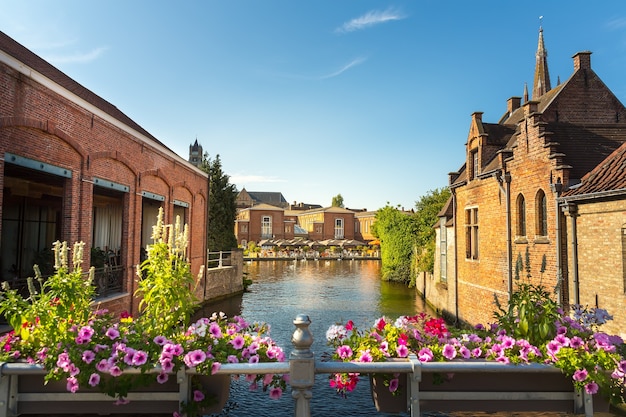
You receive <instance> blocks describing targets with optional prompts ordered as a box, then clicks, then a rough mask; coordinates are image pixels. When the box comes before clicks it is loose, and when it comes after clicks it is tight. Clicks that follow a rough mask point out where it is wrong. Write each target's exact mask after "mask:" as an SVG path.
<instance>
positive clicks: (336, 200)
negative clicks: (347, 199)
mask: <svg viewBox="0 0 626 417" xmlns="http://www.w3.org/2000/svg"><path fill="white" fill-rule="evenodd" d="M331 206H332V207H341V208H343V207H344V206H343V197H342V196H341V194H337V195H336V196H334V197H333V202H332V203H331Z"/></svg>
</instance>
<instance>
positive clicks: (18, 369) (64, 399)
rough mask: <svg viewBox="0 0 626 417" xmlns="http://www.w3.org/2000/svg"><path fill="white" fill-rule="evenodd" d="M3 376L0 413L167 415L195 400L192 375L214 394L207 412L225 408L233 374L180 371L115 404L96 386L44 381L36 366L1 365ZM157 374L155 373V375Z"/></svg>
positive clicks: (0, 384)
mask: <svg viewBox="0 0 626 417" xmlns="http://www.w3.org/2000/svg"><path fill="white" fill-rule="evenodd" d="M1 371H2V377H1V379H0V416H17V415H28V414H78V413H94V412H95V411H97V413H98V414H102V415H106V414H120V413H123V414H148V415H150V414H166V413H173V412H175V411H179V409H180V403H181V402H182V401H190V400H192V399H193V392H192V391H191V388H190V387H191V378H192V377H193V378H197V380H198V381H199V383H200V384H201V385H202V387H203V390H204V393H205V394H208V395H214V396H215V397H216V398H217V404H215V405H213V406H211V407H210V408H209V409H206V410H203V411H204V412H206V413H215V412H219V411H220V410H222V408H223V407H224V404H225V403H226V401H227V400H228V392H229V388H230V375H228V374H221V375H212V376H206V375H191V374H187V373H185V372H179V373H178V374H176V375H171V376H170V378H169V379H168V381H167V382H165V383H164V384H159V383H158V382H156V380H155V382H154V383H152V384H150V385H148V386H146V387H138V388H136V389H133V390H132V391H131V392H129V394H128V396H127V397H126V399H127V400H129V402H128V403H127V404H124V405H118V404H116V400H115V399H114V398H112V397H110V396H108V395H106V394H104V393H102V392H100V391H99V390H98V389H97V388H90V387H86V388H83V387H81V389H80V390H79V391H78V392H76V393H71V392H68V391H67V387H66V384H65V382H64V381H50V382H48V383H47V384H44V375H45V371H44V370H43V369H42V368H41V367H39V366H36V365H28V364H21V363H18V364H8V363H5V364H2V366H1ZM155 377H156V374H155Z"/></svg>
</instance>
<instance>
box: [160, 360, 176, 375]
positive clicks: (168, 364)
mask: <svg viewBox="0 0 626 417" xmlns="http://www.w3.org/2000/svg"><path fill="white" fill-rule="evenodd" d="M159 363H160V364H161V370H163V372H172V370H173V369H174V362H173V361H172V359H170V358H161V359H159Z"/></svg>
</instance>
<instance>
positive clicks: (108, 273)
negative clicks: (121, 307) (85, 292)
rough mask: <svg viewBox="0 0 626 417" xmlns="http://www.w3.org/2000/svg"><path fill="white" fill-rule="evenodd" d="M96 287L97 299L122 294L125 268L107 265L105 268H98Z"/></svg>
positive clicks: (95, 273)
mask: <svg viewBox="0 0 626 417" xmlns="http://www.w3.org/2000/svg"><path fill="white" fill-rule="evenodd" d="M94 285H95V286H96V297H98V298H102V297H107V296H109V295H111V294H115V293H120V292H122V289H123V286H124V267H123V266H121V265H108V264H105V265H104V268H96V269H95V271H94Z"/></svg>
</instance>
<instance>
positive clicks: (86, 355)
mask: <svg viewBox="0 0 626 417" xmlns="http://www.w3.org/2000/svg"><path fill="white" fill-rule="evenodd" d="M94 359H96V354H95V353H93V351H91V350H86V351H84V352H83V362H85V363H86V364H90V363H91V362H93V360H94Z"/></svg>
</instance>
